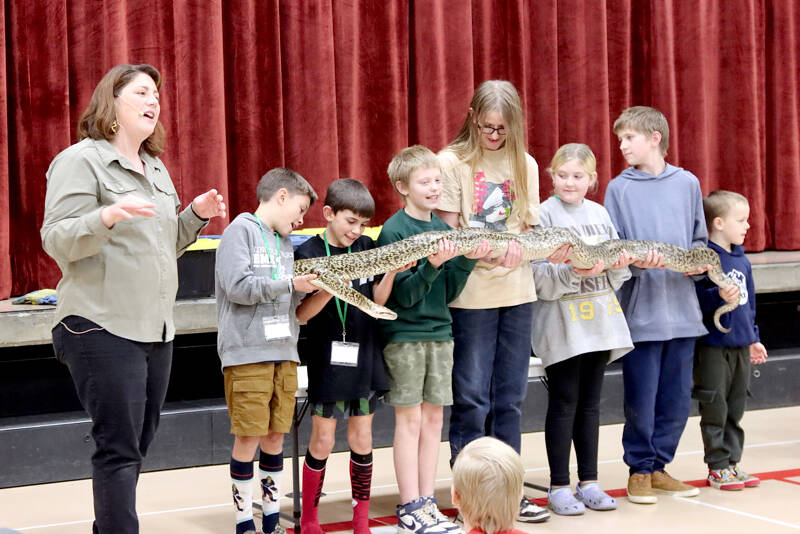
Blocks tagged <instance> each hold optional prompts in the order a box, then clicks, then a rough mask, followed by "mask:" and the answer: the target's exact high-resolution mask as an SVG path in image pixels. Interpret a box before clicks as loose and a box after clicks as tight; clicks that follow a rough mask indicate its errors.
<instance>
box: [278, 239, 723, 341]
mask: <svg viewBox="0 0 800 534" xmlns="http://www.w3.org/2000/svg"><path fill="white" fill-rule="evenodd" d="M444 238H446V239H449V240H450V241H452V242H453V243H454V244H455V245H456V246H457V247H458V251H459V253H460V254H466V253H469V252H471V251H473V250H475V249H476V248H477V247H478V246H479V245H480V244H481V242H482V241H483V240H484V239H486V240H487V241H488V242H489V244H490V246H491V248H492V250H493V251H494V252H493V254H494V255H497V256H500V255H503V254H505V251H506V249H507V248H508V244H509V242H510V241H512V240H514V241H517V242H518V243H519V244H520V245H521V247H522V251H523V256H522V257H523V261H530V260H538V259H543V258H546V257H547V256H549V255H550V254H552V253H553V252H554V251H555V250H556V249H558V248H559V247H561V246H562V245H565V244H569V245H571V246H572V248H573V252H572V255H571V256H570V260H571V261H572V264H573V265H574V266H576V267H579V268H584V269H588V268H591V267H593V266H594V265H595V264H596V263H597V261H598V260H603V262H604V263H605V265H607V266H609V265H613V264H614V263H616V261H617V260H618V259H619V255H620V253H621V252H622V250H623V249H625V251H627V253H628V254H629V255H631V256H633V257H634V258H635V259H637V260H643V259H645V257H646V256H647V253H648V251H650V250H655V251H657V252H660V253H661V254H663V255H664V265H665V266H666V268H667V269H670V270H672V271H678V272H689V271H693V270H695V269H697V268H700V267H704V266H706V265H711V266H712V269H711V270H710V271H708V273H707V274H708V277H709V278H710V279H711V281H712V282H714V283H715V284H716V285H718V286H719V287H726V286H728V285H730V284H733V283H734V281H733V280H731V279H730V278H728V277H727V276H726V275H725V273H724V272H723V271H722V267H721V265H720V261H719V256H717V254H716V253H715V252H714V251H713V250H711V249H710V248H708V247H694V248H692V249H691V250H687V249H685V248H681V247H678V246H675V245H670V244H668V243H661V242H658V241H635V240H628V239H611V240H608V241H604V242H602V243H600V244H598V245H587V244H585V243H584V242H583V241H582V240H581V239H580V238H579V237H577V236H575V235H574V234H573V233H572V232H571V231H569V230H568V229H566V228H559V227H547V228H543V227H538V228H534V229H533V230H531V231H529V232H525V233H523V234H509V233H505V232H497V231H493V230H483V229H476V228H459V229H455V230H444V231H434V232H425V233H422V234H417V235H413V236H411V237H408V238H406V239H403V240H401V241H397V242H394V243H390V244H388V245H384V246H382V247H377V248H374V249H371V250H365V251H362V252H353V253H350V254H339V255H336V256H322V257H318V258H309V259H303V260H297V261H296V262H295V263H294V269H295V276H301V275H304V274H316V275H317V278H315V279H314V280H312V281H311V283H312V284H314V285H316V286H317V287H320V288H322V289H324V290H325V291H328V292H329V293H331V294H333V295H335V296H337V297H339V298H340V299H341V300H344V301H345V302H349V303H350V304H352V305H354V306H357V307H358V308H359V309H361V310H362V311H364V312H365V313H367V314H369V315H371V316H372V317H375V318H378V319H389V320H392V319H395V318H397V314H395V313H394V312H393V311H392V310H390V309H388V308H385V307H383V306H379V305H378V304H375V303H374V302H372V301H371V300H369V299H368V298H366V297H364V296H363V295H361V294H360V293H359V292H358V291H356V290H354V289H353V288H351V287H350V286H349V285H348V284H347V283H346V282H345V280H355V279H357V278H365V277H369V276H373V275H376V274H381V273H386V272H388V271H391V270H394V269H398V268H400V267H402V266H404V265H406V264H408V263H410V262H412V261H415V260H419V259H421V258H424V257H426V256H429V255H431V254H433V253H434V252H436V251H437V250H438V243H439V240H441V239H444ZM737 305H738V302H734V303H725V304H723V305H722V306H720V307H719V308H717V310H716V311H715V312H714V324H715V325H716V327H717V328H718V329H719V330H720V331H721V332H728V331H730V329H726V328H723V326H722V324H721V323H720V317H721V316H722V314H724V313H727V312H729V311H731V310H733V309H735V308H736V306H737Z"/></svg>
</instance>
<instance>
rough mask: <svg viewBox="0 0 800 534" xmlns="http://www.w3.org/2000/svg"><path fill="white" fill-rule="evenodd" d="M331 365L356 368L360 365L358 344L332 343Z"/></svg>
mask: <svg viewBox="0 0 800 534" xmlns="http://www.w3.org/2000/svg"><path fill="white" fill-rule="evenodd" d="M331 365H344V366H347V367H356V366H357V365H358V343H347V342H342V341H334V342H333V343H331Z"/></svg>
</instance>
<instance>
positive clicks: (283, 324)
mask: <svg viewBox="0 0 800 534" xmlns="http://www.w3.org/2000/svg"><path fill="white" fill-rule="evenodd" d="M262 322H263V323H264V339H266V340H267V341H275V340H278V339H287V338H290V337H292V331H291V329H290V328H289V316H288V315H279V316H277V317H264V318H262Z"/></svg>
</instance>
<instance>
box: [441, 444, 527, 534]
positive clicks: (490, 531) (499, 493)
mask: <svg viewBox="0 0 800 534" xmlns="http://www.w3.org/2000/svg"><path fill="white" fill-rule="evenodd" d="M523 475H524V469H523V467H522V459H521V458H520V456H519V454H517V452H516V451H515V450H514V449H512V448H511V447H510V446H508V445H506V444H505V443H503V442H502V441H500V440H499V439H496V438H491V437H483V438H478V439H476V440H474V441H471V442H470V443H469V444H467V445H466V446H465V447H464V448H463V449H461V452H460V453H459V454H458V456H457V457H456V461H455V463H454V464H453V486H452V487H451V489H450V492H451V496H452V498H453V504H454V505H455V506H457V507H458V509H459V511H460V512H461V517H462V518H463V519H464V530H465V531H466V532H468V533H469V534H498V533H510V534H522V531H521V530H516V529H514V528H512V527H513V526H514V520H515V519H516V517H517V514H518V513H519V500H520V498H521V497H522V479H523Z"/></svg>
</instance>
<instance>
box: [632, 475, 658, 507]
mask: <svg viewBox="0 0 800 534" xmlns="http://www.w3.org/2000/svg"><path fill="white" fill-rule="evenodd" d="M628 500H629V501H631V502H632V503H636V504H655V503H656V502H658V497H657V496H656V494H655V493H653V486H652V481H651V477H650V473H634V474H632V475H631V476H630V478H628Z"/></svg>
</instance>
